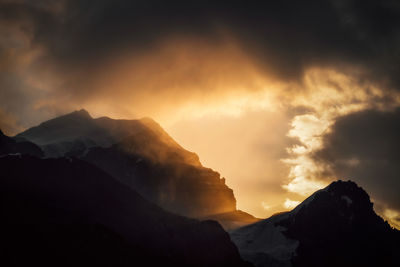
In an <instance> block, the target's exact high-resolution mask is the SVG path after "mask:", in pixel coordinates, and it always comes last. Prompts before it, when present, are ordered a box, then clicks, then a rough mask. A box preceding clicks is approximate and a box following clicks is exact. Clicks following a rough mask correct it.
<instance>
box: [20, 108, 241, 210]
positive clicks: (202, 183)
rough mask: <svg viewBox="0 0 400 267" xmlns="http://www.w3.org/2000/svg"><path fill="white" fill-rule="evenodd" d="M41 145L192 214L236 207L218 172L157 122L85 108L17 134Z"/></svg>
mask: <svg viewBox="0 0 400 267" xmlns="http://www.w3.org/2000/svg"><path fill="white" fill-rule="evenodd" d="M15 138H16V139H17V140H18V139H21V138H25V139H27V140H29V141H31V142H34V143H36V144H37V145H39V146H40V147H41V148H42V149H43V150H44V151H45V153H46V156H47V157H58V156H64V155H65V156H75V157H79V158H81V159H83V160H86V161H88V162H91V163H93V164H95V165H96V166H98V167H99V168H101V169H102V170H104V171H106V172H107V173H109V174H111V175H112V176H113V177H115V178H116V179H118V180H119V181H121V182H122V183H124V184H126V185H128V186H129V187H131V188H133V189H135V190H136V191H137V192H138V193H140V194H141V195H142V196H144V197H145V198H147V199H148V200H150V201H152V202H154V203H156V204H157V205H159V206H161V207H163V208H165V209H167V210H170V211H173V212H175V213H179V214H182V215H186V216H190V217H204V216H207V215H210V214H218V213H225V212H231V211H235V210H236V200H235V197H234V195H233V191H232V190H231V189H230V188H229V187H228V186H226V185H225V179H223V178H222V179H221V177H220V175H219V173H217V172H215V171H213V170H211V169H208V168H205V167H203V166H202V165H201V163H200V161H199V158H198V156H197V155H196V154H195V153H192V152H189V151H187V150H185V149H183V148H182V147H181V146H180V145H179V144H177V143H176V142H175V141H174V140H173V139H172V138H171V137H170V136H169V135H168V134H167V133H166V132H165V131H164V130H163V129H162V128H161V127H160V126H159V125H158V124H157V123H156V122H154V121H153V120H151V119H148V118H145V119H141V120H113V119H110V118H107V117H102V118H98V119H93V118H91V116H90V115H89V113H88V112H87V111H85V110H80V111H75V112H73V113H70V114H67V115H64V116H61V117H58V118H55V119H52V120H49V121H47V122H44V123H42V124H40V125H39V126H37V127H33V128H30V129H28V130H27V131H25V132H23V133H21V134H18V135H17V136H16V137H15Z"/></svg>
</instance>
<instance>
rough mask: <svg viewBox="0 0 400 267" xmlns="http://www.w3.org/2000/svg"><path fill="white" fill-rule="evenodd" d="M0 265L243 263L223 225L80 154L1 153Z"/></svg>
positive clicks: (238, 264)
mask: <svg viewBox="0 0 400 267" xmlns="http://www.w3.org/2000/svg"><path fill="white" fill-rule="evenodd" d="M0 170H1V179H0V198H1V206H0V207H1V214H2V220H1V222H0V224H1V227H0V233H1V237H2V238H1V239H0V255H1V257H0V264H1V265H2V266H28V265H38V266H98V265H103V266H154V265H160V266H246V264H245V263H244V262H243V261H242V260H241V259H240V257H239V253H238V251H237V249H236V247H235V245H234V244H233V243H232V242H231V241H230V239H229V235H228V234H227V233H226V232H225V231H224V230H223V229H222V227H221V226H220V225H219V224H218V223H216V222H213V221H204V222H200V221H197V220H194V219H188V218H185V217H181V216H178V215H174V214H171V213H168V212H166V211H164V210H162V209H161V208H159V207H157V206H156V205H154V204H152V203H150V202H148V201H146V200H145V199H143V198H142V197H141V196H140V195H139V194H137V193H136V192H134V191H133V190H132V189H130V188H128V187H127V186H124V185H122V184H120V183H119V182H118V181H116V180H115V179H114V178H112V177H110V176H109V175H107V174H106V173H104V172H103V171H101V170H99V169H97V168H96V167H94V166H92V165H91V164H89V163H86V162H84V161H81V160H77V159H66V158H59V159H39V158H35V157H31V156H22V155H16V156H2V157H0Z"/></svg>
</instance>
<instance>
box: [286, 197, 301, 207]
mask: <svg viewBox="0 0 400 267" xmlns="http://www.w3.org/2000/svg"><path fill="white" fill-rule="evenodd" d="M299 204H300V201H295V200H291V199H288V198H287V199H286V200H285V203H283V206H284V207H285V208H287V209H293V208H295V207H296V206H297V205H299Z"/></svg>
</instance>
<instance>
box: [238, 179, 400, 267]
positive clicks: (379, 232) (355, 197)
mask: <svg viewBox="0 0 400 267" xmlns="http://www.w3.org/2000/svg"><path fill="white" fill-rule="evenodd" d="M231 238H232V240H233V241H234V242H235V244H236V245H237V246H238V248H239V251H240V253H241V255H242V257H243V258H244V259H246V260H248V261H251V262H253V263H254V264H255V265H256V266H397V265H398V261H397V253H398V251H400V232H399V231H398V230H395V229H393V228H391V227H390V225H389V224H388V223H387V222H385V221H384V220H383V219H382V218H381V217H379V216H378V215H377V214H376V213H375V212H374V210H373V204H372V203H371V201H370V199H369V196H368V194H367V193H366V192H365V191H364V190H363V189H362V188H360V187H358V186H357V185H356V184H355V183H353V182H350V181H349V182H342V181H337V182H334V183H332V184H330V185H329V186H328V187H326V188H325V189H322V190H319V191H317V192H315V193H314V194H313V195H311V196H310V197H309V198H307V199H306V200H305V201H304V202H303V203H301V204H300V205H299V206H297V207H296V208H295V209H294V210H292V211H290V212H286V213H281V214H278V215H275V216H272V217H271V218H269V219H266V220H263V221H260V222H258V223H256V224H252V225H248V226H245V227H243V228H240V229H237V230H235V231H233V232H231Z"/></svg>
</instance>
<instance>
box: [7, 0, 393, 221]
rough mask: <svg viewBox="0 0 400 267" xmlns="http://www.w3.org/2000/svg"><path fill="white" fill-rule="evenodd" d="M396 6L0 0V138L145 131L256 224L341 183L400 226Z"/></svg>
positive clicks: (372, 3)
mask: <svg viewBox="0 0 400 267" xmlns="http://www.w3.org/2000/svg"><path fill="white" fill-rule="evenodd" d="M399 73H400V3H399V2H398V1H395V0H387V1H370V0H364V1H361V0H360V1H356V0H347V1H344V0H335V1H333V0H332V1H317V0H310V1H235V0H231V1H204V0H203V1H190V0H187V1H174V0H172V1H160V0H154V1H151V0H147V1H128V0H114V1H105V0H97V1H78V0H60V1H50V0H36V1H28V0H0V128H1V129H2V130H3V131H4V132H5V133H7V134H9V135H13V134H16V133H18V132H20V131H22V130H24V129H26V128H28V127H31V126H34V125H36V124H38V123H40V122H42V121H44V120H47V119H49V118H52V117H55V116H58V115H61V114H64V113H67V112H71V111H73V110H76V109H81V108H85V109H87V110H88V111H89V112H90V113H91V114H92V115H93V116H94V117H97V116H104V115H106V116H109V117H112V118H127V119H134V118H140V117H144V116H147V117H152V118H154V119H155V120H156V121H158V122H159V123H160V124H161V125H162V126H163V127H164V129H166V131H167V132H168V133H169V134H170V135H171V136H172V137H173V138H175V139H176V140H177V141H178V142H179V143H180V144H181V145H182V146H184V147H185V148H187V149H188V150H191V151H194V152H196V153H197V154H198V155H199V156H200V159H201V162H202V163H203V165H205V166H207V167H211V168H213V169H215V170H216V171H218V172H220V173H221V175H222V176H224V177H226V182H227V184H228V185H229V186H230V187H231V188H232V189H233V190H234V192H235V196H236V198H237V202H238V208H239V209H242V210H244V211H247V212H250V213H251V214H253V215H255V216H257V217H262V218H264V217H268V216H270V215H272V214H273V213H275V212H279V211H282V210H288V209H291V208H293V207H294V206H295V205H297V204H298V203H299V201H302V200H304V199H305V198H306V197H307V196H308V195H309V194H311V193H312V192H314V191H315V190H317V189H319V188H322V187H324V186H326V185H327V184H329V183H330V182H331V181H334V180H337V179H343V180H349V179H350V180H353V181H355V182H357V183H358V184H359V185H360V186H362V187H363V188H364V189H365V190H366V191H367V192H368V193H369V194H370V196H371V198H372V200H373V201H374V203H375V206H374V207H375V210H376V211H377V212H378V213H379V214H380V215H381V216H383V217H384V218H386V219H387V220H389V221H390V223H391V224H392V225H393V226H396V227H399V226H400V194H399V190H400V176H399V171H400V167H399V166H400V156H399V153H398V151H400V150H399V148H400V141H399V138H397V137H398V136H399V134H400V75H399Z"/></svg>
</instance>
